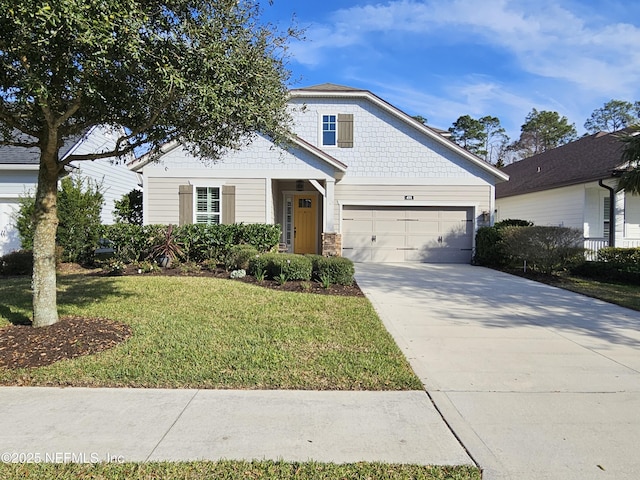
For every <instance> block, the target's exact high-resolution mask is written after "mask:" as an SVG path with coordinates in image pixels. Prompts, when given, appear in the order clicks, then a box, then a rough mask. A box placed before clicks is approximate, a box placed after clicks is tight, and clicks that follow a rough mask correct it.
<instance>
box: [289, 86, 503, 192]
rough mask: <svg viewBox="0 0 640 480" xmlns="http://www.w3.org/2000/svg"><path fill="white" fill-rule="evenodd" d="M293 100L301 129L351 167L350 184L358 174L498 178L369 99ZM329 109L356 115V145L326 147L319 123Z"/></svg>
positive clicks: (366, 175) (354, 143) (354, 119)
mask: <svg viewBox="0 0 640 480" xmlns="http://www.w3.org/2000/svg"><path fill="white" fill-rule="evenodd" d="M291 103H292V109H291V111H292V114H293V116H294V119H295V130H296V132H297V133H298V134H299V135H300V136H301V137H302V138H304V139H305V140H307V141H308V142H310V143H312V144H314V145H316V146H318V147H320V148H323V149H324V150H325V151H327V152H328V153H330V154H331V155H332V156H333V157H335V158H337V159H338V160H340V161H342V162H343V163H345V164H347V165H348V166H349V168H348V176H347V178H345V180H344V181H345V182H348V181H349V179H350V178H355V177H369V178H372V177H373V178H375V177H378V178H381V177H398V178H410V177H417V176H418V177H423V178H436V179H437V178H441V179H444V178H451V177H458V178H472V177H479V178H481V179H483V180H486V181H487V182H493V179H492V178H490V177H491V176H490V174H489V173H488V172H486V171H484V170H482V169H481V168H479V167H477V166H475V165H472V164H471V163H470V162H469V161H468V160H466V159H463V158H462V157H461V156H459V155H457V154H455V153H454V152H453V151H451V150H450V149H447V148H445V147H444V146H443V145H441V144H439V143H437V142H435V141H434V140H431V139H429V138H427V137H426V136H425V135H424V134H422V133H421V132H419V131H418V130H417V129H415V128H414V127H413V126H411V125H409V124H407V123H406V122H403V121H402V120H400V119H399V118H397V117H395V116H392V115H390V114H389V113H388V112H386V111H384V110H383V109H381V108H379V107H377V106H376V105H373V104H372V103H370V102H369V101H367V100H366V99H362V98H355V99H354V98H350V99H313V98H294V99H293V100H292V101H291ZM303 106H304V108H302V107H303ZM328 113H332V114H336V115H338V114H341V113H342V114H351V115H353V148H339V147H322V146H321V142H320V133H321V131H320V122H321V118H322V115H323V114H325V115H326V114H328Z"/></svg>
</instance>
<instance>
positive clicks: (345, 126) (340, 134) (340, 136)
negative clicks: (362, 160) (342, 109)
mask: <svg viewBox="0 0 640 480" xmlns="http://www.w3.org/2000/svg"><path fill="white" fill-rule="evenodd" d="M321 134H322V146H323V147H339V148H353V114H346V113H340V114H338V115H333V114H328V115H322V132H321Z"/></svg>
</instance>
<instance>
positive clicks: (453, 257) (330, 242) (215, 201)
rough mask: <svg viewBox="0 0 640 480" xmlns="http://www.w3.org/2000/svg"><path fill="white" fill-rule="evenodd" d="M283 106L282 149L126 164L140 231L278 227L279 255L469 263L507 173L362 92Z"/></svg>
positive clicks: (313, 92)
mask: <svg viewBox="0 0 640 480" xmlns="http://www.w3.org/2000/svg"><path fill="white" fill-rule="evenodd" d="M290 106H291V112H292V115H293V118H294V127H293V130H294V132H295V134H296V136H295V137H294V138H292V142H291V143H292V144H291V146H290V147H288V148H287V149H286V150H282V149H280V148H278V147H274V145H273V144H272V143H271V142H270V141H269V139H267V138H265V137H262V136H258V137H257V138H256V139H255V140H254V141H253V142H252V143H251V144H250V145H249V146H247V147H245V148H243V149H242V150H239V151H230V152H228V153H227V154H226V155H224V156H223V157H222V158H221V159H220V160H218V161H216V162H208V163H207V162H205V161H201V160H200V159H196V158H193V157H191V156H190V155H189V154H188V153H187V152H186V151H185V149H183V148H182V147H181V146H180V145H179V144H177V143H174V144H169V145H166V146H165V148H164V149H163V152H162V154H161V155H159V156H158V157H150V156H147V157H142V158H140V159H138V160H136V161H135V162H134V163H133V164H131V165H130V167H131V168H132V169H133V170H134V171H139V172H142V173H143V188H144V192H145V197H144V205H143V209H144V221H145V223H147V224H150V223H164V224H168V223H175V224H185V223H233V222H244V223H269V224H273V223H278V224H280V225H281V226H282V230H283V236H282V240H281V241H282V247H283V248H285V249H286V250H288V251H289V252H294V253H321V254H325V255H344V256H346V257H348V258H351V259H353V260H355V261H373V262H405V261H425V262H463V263H467V262H470V260H471V255H472V250H473V246H474V240H475V238H474V237H475V235H474V233H475V231H476V229H477V227H479V226H482V225H489V224H490V223H491V221H492V218H491V212H493V210H494V208H495V205H494V191H495V190H494V189H495V184H496V183H497V182H501V181H504V180H506V179H507V178H508V177H507V175H506V174H504V173H503V172H501V171H499V170H497V169H496V168H494V167H493V166H491V165H490V164H488V163H486V162H485V161H483V160H482V159H480V158H478V157H476V156H475V155H472V154H471V153H469V152H467V151H466V150H464V149H463V148H461V147H459V146H458V145H456V144H454V143H453V142H451V141H450V140H448V139H447V138H445V137H444V136H443V135H441V134H440V133H438V131H436V130H434V129H432V128H430V127H428V126H425V125H423V124H421V123H420V122H418V121H416V120H415V119H413V118H412V117H410V116H409V115H407V114H405V113H403V112H401V111H400V110H398V109H397V108H395V107H393V106H392V105H390V104H389V103H387V102H385V101H384V100H382V99H380V98H379V97H377V96H376V95H374V94H372V93H371V92H369V91H367V90H358V89H355V88H349V87H342V86H338V85H333V84H323V85H318V86H315V87H310V88H302V89H296V90H292V91H291V92H290Z"/></svg>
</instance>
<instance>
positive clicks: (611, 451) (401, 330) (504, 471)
mask: <svg viewBox="0 0 640 480" xmlns="http://www.w3.org/2000/svg"><path fill="white" fill-rule="evenodd" d="M356 279H357V281H358V284H359V285H360V287H361V288H362V290H363V291H364V292H365V294H366V295H367V297H369V299H370V300H371V302H372V303H373V305H374V307H375V308H376V310H377V311H378V313H379V315H380V316H381V318H382V320H383V322H384V323H385V326H386V327H387V329H388V330H389V331H390V332H391V334H392V335H393V336H394V338H395V340H396V342H397V343H398V345H399V346H400V348H401V349H402V351H403V352H404V353H405V355H406V356H407V358H408V359H409V361H410V363H411V365H412V366H413V369H414V371H415V372H416V373H417V374H418V376H419V377H420V379H421V380H422V382H423V383H424V385H425V387H426V389H427V391H428V392H429V395H430V396H431V397H432V399H433V400H434V403H435V404H436V406H437V407H438V409H439V411H440V412H441V413H442V415H443V416H444V418H445V419H446V421H447V422H448V424H449V425H451V427H452V428H453V431H454V432H455V433H456V435H457V437H458V438H459V439H460V440H461V441H462V443H463V444H464V445H465V447H466V448H467V449H468V451H469V453H470V455H471V456H472V457H473V458H474V460H476V461H477V463H478V464H479V466H480V467H481V468H483V474H484V475H483V479H485V480H495V479H517V480H523V479H536V480H539V479H557V478H562V479H567V480H571V479H575V480H585V479H616V480H621V479H634V480H635V479H637V478H639V477H640V455H639V454H638V452H639V451H640V450H639V449H640V312H635V311H631V310H628V309H625V308H621V307H617V306H615V305H611V304H608V303H605V302H601V301H599V300H595V299H592V298H588V297H585V296H582V295H578V294H574V293H571V292H568V291H565V290H561V289H558V288H553V287H550V286H547V285H542V284H539V283H536V282H532V281H529V280H525V279H522V278H519V277H514V276H511V275H507V274H503V273H500V272H496V271H493V270H489V269H485V268H481V267H473V266H470V265H433V264H431V265H425V264H413V265H406V264H403V265H399V264H398V265H373V264H358V265H357V268H356Z"/></svg>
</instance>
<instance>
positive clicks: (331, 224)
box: [322, 178, 336, 232]
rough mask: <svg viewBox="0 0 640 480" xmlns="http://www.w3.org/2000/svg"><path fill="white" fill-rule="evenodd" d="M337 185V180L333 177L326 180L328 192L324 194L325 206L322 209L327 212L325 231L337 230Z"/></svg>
mask: <svg viewBox="0 0 640 480" xmlns="http://www.w3.org/2000/svg"><path fill="white" fill-rule="evenodd" d="M335 187H336V181H335V180H334V179H333V178H331V179H327V181H326V182H325V191H326V194H325V196H324V208H323V209H322V210H323V211H324V212H325V224H324V231H325V232H335V231H336V225H335V224H336V222H335V212H336V208H335V204H336V199H335Z"/></svg>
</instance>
